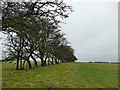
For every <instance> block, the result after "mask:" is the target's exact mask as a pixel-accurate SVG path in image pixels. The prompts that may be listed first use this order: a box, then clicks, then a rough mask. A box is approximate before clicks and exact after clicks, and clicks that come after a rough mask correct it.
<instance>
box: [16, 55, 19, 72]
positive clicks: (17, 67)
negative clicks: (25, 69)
mask: <svg viewBox="0 0 120 90" xmlns="http://www.w3.org/2000/svg"><path fill="white" fill-rule="evenodd" d="M18 69H19V57H18V58H17V66H16V70H18Z"/></svg>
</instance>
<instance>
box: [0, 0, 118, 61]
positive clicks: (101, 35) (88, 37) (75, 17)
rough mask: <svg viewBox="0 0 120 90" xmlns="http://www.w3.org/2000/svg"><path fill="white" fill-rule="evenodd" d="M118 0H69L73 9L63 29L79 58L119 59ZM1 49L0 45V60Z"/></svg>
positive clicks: (88, 59)
mask: <svg viewBox="0 0 120 90" xmlns="http://www.w3.org/2000/svg"><path fill="white" fill-rule="evenodd" d="M117 1H118V0H89V2H88V0H74V2H73V0H72V1H71V0H66V2H67V3H69V4H70V5H72V7H73V10H74V12H73V13H71V14H70V17H69V18H68V19H65V20H64V22H65V23H66V24H62V28H61V30H62V32H64V33H66V38H67V40H68V41H69V42H70V43H71V46H72V47H73V48H74V49H75V55H76V56H77V58H78V59H79V60H78V61H117V60H118V3H117ZM1 36H2V35H1V34H0V37H1ZM0 43H2V41H1V40H0ZM1 50H2V47H1V45H0V59H1V52H2V51H1Z"/></svg>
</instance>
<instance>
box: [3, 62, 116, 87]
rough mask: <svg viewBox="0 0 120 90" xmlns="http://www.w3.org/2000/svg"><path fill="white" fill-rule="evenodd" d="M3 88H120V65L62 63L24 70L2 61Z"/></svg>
mask: <svg viewBox="0 0 120 90" xmlns="http://www.w3.org/2000/svg"><path fill="white" fill-rule="evenodd" d="M2 85H3V88H117V87H118V65H117V64H107V63H104V64H102V63H79V62H73V63H60V64H58V65H50V66H45V67H37V68H34V69H26V70H22V71H20V70H19V71H17V70H15V66H14V65H13V64H11V63H3V64H2Z"/></svg>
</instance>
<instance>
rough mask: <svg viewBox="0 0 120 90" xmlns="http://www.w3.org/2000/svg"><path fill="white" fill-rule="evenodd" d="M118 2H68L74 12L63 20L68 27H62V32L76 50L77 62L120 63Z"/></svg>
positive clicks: (64, 25) (105, 0)
mask: <svg viewBox="0 0 120 90" xmlns="http://www.w3.org/2000/svg"><path fill="white" fill-rule="evenodd" d="M108 1H110V2H108ZM116 1H117V0H116ZM116 1H114V2H113V0H104V2H103V1H99V0H98V2H97V0H96V2H95V1H94V0H91V1H89V2H88V1H87V0H85V1H83V0H78V1H76V2H69V3H70V4H71V5H72V6H73V9H74V12H73V13H71V15H70V17H69V18H68V19H65V20H64V22H66V24H63V25H62V28H61V30H62V32H65V33H66V37H67V40H68V41H69V42H70V43H71V45H72V47H73V48H74V49H75V55H76V56H77V57H78V59H79V60H78V61H118V3H117V2H116Z"/></svg>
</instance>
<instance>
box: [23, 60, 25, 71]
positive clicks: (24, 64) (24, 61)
mask: <svg viewBox="0 0 120 90" xmlns="http://www.w3.org/2000/svg"><path fill="white" fill-rule="evenodd" d="M24 66H25V60H24V62H23V69H24Z"/></svg>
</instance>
